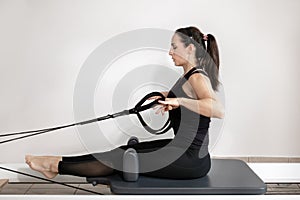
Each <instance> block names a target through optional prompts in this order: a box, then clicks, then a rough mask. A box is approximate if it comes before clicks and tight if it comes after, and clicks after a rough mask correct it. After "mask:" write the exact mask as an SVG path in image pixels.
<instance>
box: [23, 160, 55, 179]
mask: <svg viewBox="0 0 300 200" xmlns="http://www.w3.org/2000/svg"><path fill="white" fill-rule="evenodd" d="M60 160H61V157H59V156H32V155H26V156H25V161H26V163H27V164H28V165H29V167H30V168H31V169H33V170H35V171H38V172H40V173H42V174H43V175H44V176H45V177H47V178H54V177H55V176H57V174H58V163H59V161H60Z"/></svg>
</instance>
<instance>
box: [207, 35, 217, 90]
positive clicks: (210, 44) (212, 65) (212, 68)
mask: <svg viewBox="0 0 300 200" xmlns="http://www.w3.org/2000/svg"><path fill="white" fill-rule="evenodd" d="M207 53H208V56H206V59H205V60H206V66H205V71H206V72H207V74H208V76H209V79H210V81H211V84H212V88H213V89H214V90H218V86H219V84H220V82H219V79H218V77H219V65H220V60H219V50H218V45H217V41H216V39H215V37H214V36H213V35H211V34H207Z"/></svg>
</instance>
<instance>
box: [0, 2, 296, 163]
mask: <svg viewBox="0 0 300 200" xmlns="http://www.w3.org/2000/svg"><path fill="white" fill-rule="evenodd" d="M299 9H300V1H298V0H264V1H260V0H243V1H240V0H226V1H223V0H210V1H201V0H165V1H146V0H126V1H117V0H43V1H39V0H27V1H26V0H0V30H1V31H0V56H1V58H0V92H1V98H0V133H6V132H14V131H22V130H29V129H35V128H44V127H52V126H55V125H61V124H66V123H71V122H73V121H74V115H73V92H74V86H75V82H76V78H77V75H78V73H79V71H80V69H81V67H82V65H83V63H84V61H85V60H86V59H87V57H88V56H89V55H90V53H91V52H93V51H94V50H95V48H97V47H98V46H99V45H101V44H102V43H103V42H105V41H107V40H108V39H110V38H111V37H113V36H115V35H118V34H121V33H123V32H126V31H131V30H135V29H140V28H160V29H167V30H175V29H177V28H179V27H185V26H190V25H194V26H198V27H199V28H200V29H201V30H202V31H203V32H204V33H212V34H214V35H215V36H216V38H217V41H218V44H219V48H220V55H221V57H220V59H221V80H222V83H223V86H224V91H225V95H226V118H225V120H224V126H223V128H222V134H221V137H220V138H219V140H218V142H217V144H216V146H215V147H214V149H213V151H212V152H211V153H212V154H213V155H217V156H298V157H299V156H300V147H299V141H300V134H299V130H300V123H299V120H300V104H299V102H300V94H299V91H300V90H299V87H300V86H299V85H300V84H299V79H298V75H299V74H300V69H299V52H300V46H299V45H300V39H299V35H300V17H299V13H298V12H299ZM166 59H169V58H168V57H167V56H166ZM167 62H169V63H170V60H169V61H167ZM114 137H116V138H117V137H118V136H114ZM121 139H122V138H119V140H118V142H120V140H121ZM102 146H103V150H104V149H105V148H107V146H105V144H104V143H103V141H99V148H102ZM0 152H1V153H0V162H23V158H24V155H25V154H39V155H41V154H48V155H49V154H51V155H56V154H63V155H70V154H80V153H84V152H86V150H85V148H84V146H83V145H82V143H81V141H80V138H79V136H78V134H77V131H76V129H74V128H70V129H65V130H62V131H57V132H55V133H50V134H45V135H43V136H37V137H33V138H31V139H24V140H22V141H15V142H12V143H7V144H3V145H1V146H0Z"/></svg>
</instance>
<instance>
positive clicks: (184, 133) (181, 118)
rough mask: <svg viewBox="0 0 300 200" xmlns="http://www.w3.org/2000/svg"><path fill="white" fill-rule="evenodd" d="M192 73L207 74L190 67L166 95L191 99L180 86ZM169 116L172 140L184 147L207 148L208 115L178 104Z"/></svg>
mask: <svg viewBox="0 0 300 200" xmlns="http://www.w3.org/2000/svg"><path fill="white" fill-rule="evenodd" d="M194 73H201V74H204V75H205V76H207V74H206V72H205V71H203V70H201V69H197V68H196V67H194V68H192V69H191V70H189V71H188V72H187V73H186V74H185V75H184V76H182V77H181V78H179V79H178V80H177V82H176V83H175V84H174V86H173V87H172V88H171V90H170V91H169V94H168V96H167V97H168V98H176V97H184V98H189V99H192V98H191V97H189V96H188V95H187V94H186V93H185V92H184V90H183V88H182V86H183V85H184V84H185V83H186V82H187V80H188V79H189V78H190V76H192V75H193V74H194ZM169 117H170V120H171V125H172V128H173V130H174V134H175V137H174V140H176V141H177V142H176V144H178V145H179V146H180V145H182V146H184V147H187V146H188V148H191V149H200V148H203V146H204V149H207V147H208V128H209V124H210V118H209V117H206V116H204V115H200V114H198V113H196V112H193V111H191V110H189V109H187V108H185V107H184V106H179V107H178V108H176V109H174V110H170V111H169Z"/></svg>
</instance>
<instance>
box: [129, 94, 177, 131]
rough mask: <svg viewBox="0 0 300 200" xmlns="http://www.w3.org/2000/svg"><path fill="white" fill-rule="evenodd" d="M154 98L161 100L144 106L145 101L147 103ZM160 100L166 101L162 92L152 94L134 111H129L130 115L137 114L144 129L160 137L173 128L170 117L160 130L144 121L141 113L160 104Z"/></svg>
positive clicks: (137, 105) (141, 101) (138, 104)
mask: <svg viewBox="0 0 300 200" xmlns="http://www.w3.org/2000/svg"><path fill="white" fill-rule="evenodd" d="M154 96H159V97H160V98H158V99H156V100H154V101H152V102H151V103H149V104H147V105H144V106H143V103H144V102H145V101H147V100H148V99H149V98H151V97H154ZM159 100H165V97H164V95H162V94H161V93H160V92H151V93H149V94H147V95H146V96H145V97H143V98H142V99H141V100H140V101H139V102H138V103H137V104H136V106H135V107H134V108H133V109H130V110H129V113H135V114H137V116H138V118H139V120H140V122H141V124H142V125H143V127H144V128H145V129H146V130H147V131H148V132H149V133H152V134H154V135H160V134H163V133H166V132H167V131H169V130H170V128H171V121H170V117H169V118H168V120H167V121H166V122H165V124H164V125H163V127H161V128H160V129H153V128H151V127H150V126H149V125H148V124H147V123H146V122H145V121H144V119H143V117H142V116H141V114H140V112H142V111H144V110H147V109H149V108H151V107H153V106H154V105H156V104H159V103H158V101H159Z"/></svg>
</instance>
